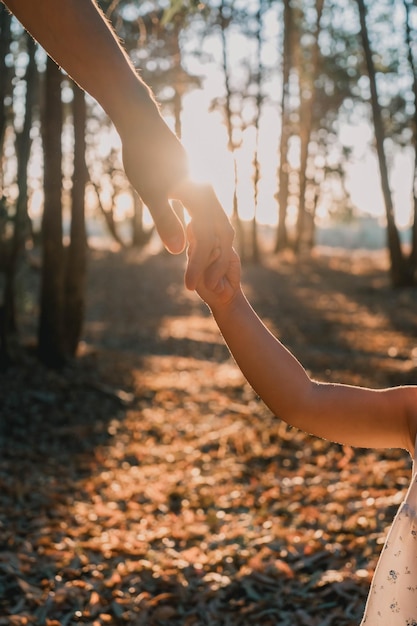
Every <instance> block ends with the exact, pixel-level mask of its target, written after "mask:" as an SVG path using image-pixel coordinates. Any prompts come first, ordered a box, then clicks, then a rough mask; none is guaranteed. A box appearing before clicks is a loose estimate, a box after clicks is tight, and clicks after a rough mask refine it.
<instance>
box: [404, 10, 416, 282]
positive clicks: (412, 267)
mask: <svg viewBox="0 0 417 626" xmlns="http://www.w3.org/2000/svg"><path fill="white" fill-rule="evenodd" d="M403 3H404V9H405V14H406V20H405V38H406V45H407V57H408V64H409V66H410V70H411V74H412V77H413V97H414V115H413V118H412V127H413V142H412V143H413V146H414V171H413V223H412V226H411V251H410V256H409V266H410V267H409V270H410V275H411V276H412V279H413V282H414V283H415V282H416V277H417V71H416V65H415V61H414V56H413V50H412V43H411V24H410V5H409V3H408V2H407V0H403Z"/></svg>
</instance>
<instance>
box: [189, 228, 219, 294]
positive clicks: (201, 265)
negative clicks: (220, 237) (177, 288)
mask: <svg viewBox="0 0 417 626" xmlns="http://www.w3.org/2000/svg"><path fill="white" fill-rule="evenodd" d="M211 252H212V245H211V242H210V241H204V240H201V239H200V240H199V241H198V242H197V241H195V242H194V243H193V244H192V245H191V246H190V250H189V255H188V265H187V269H186V272H185V286H186V287H187V289H190V290H191V291H193V290H194V289H195V288H196V287H197V285H198V283H199V281H200V279H201V277H202V275H203V273H204V270H205V269H206V267H207V265H208V264H209V262H210V261H209V260H210V255H211Z"/></svg>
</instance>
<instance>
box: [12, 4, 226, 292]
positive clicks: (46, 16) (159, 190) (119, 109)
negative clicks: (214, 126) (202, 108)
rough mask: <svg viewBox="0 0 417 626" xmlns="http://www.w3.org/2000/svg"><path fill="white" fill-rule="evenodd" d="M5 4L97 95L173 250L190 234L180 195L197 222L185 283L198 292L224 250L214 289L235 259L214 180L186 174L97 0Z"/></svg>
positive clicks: (177, 146)
mask: <svg viewBox="0 0 417 626" xmlns="http://www.w3.org/2000/svg"><path fill="white" fill-rule="evenodd" d="M5 4H6V5H7V7H8V8H9V10H10V11H11V12H12V13H13V14H14V15H15V16H16V17H17V19H18V20H19V21H20V22H21V23H22V25H23V26H24V27H25V28H26V29H27V30H28V32H29V33H30V34H31V35H32V36H33V37H34V38H35V39H36V40H37V41H38V42H39V43H40V44H41V45H42V46H43V48H44V49H45V50H46V51H47V53H48V54H49V55H50V56H51V57H52V58H53V59H54V60H55V61H56V63H57V64H58V65H59V66H61V67H62V68H63V69H64V70H65V71H66V72H67V73H68V74H69V76H71V77H72V78H73V79H74V80H75V82H76V83H77V84H78V85H80V87H82V88H83V89H84V90H85V91H87V92H88V93H89V94H90V95H91V96H92V97H93V98H95V99H96V100H97V101H98V102H99V103H100V105H101V106H102V107H103V109H104V110H105V111H106V112H107V114H108V115H109V117H110V118H111V120H112V121H113V123H114V125H115V127H116V128H117V131H118V132H119V134H120V137H121V141H122V147H123V161H124V166H125V170H126V173H127V175H128V177H129V179H130V181H131V183H132V185H133V187H134V188H135V189H136V190H137V192H138V193H139V195H140V196H141V198H142V200H143V201H144V203H145V204H146V205H147V207H148V208H149V210H150V212H151V214H152V217H153V219H154V221H155V225H156V228H157V230H158V233H159V235H160V237H161V239H162V241H163V243H164V245H165V246H166V248H167V249H168V250H169V251H170V252H172V253H173V254H177V253H180V252H182V250H183V249H184V247H185V233H184V230H183V228H182V225H181V223H180V221H179V220H178V218H177V216H176V214H175V212H174V211H173V210H172V208H171V205H170V202H169V200H171V199H178V200H180V201H181V202H182V203H183V205H184V206H185V208H186V209H187V211H188V212H189V213H190V215H191V217H192V218H193V220H194V221H195V225H196V233H197V244H196V246H195V250H194V252H193V256H192V258H191V259H190V263H189V264H188V268H187V272H186V276H185V283H186V286H187V287H188V288H189V289H195V287H196V285H197V283H198V281H199V280H200V278H201V275H202V273H203V271H204V270H205V268H206V266H207V264H208V259H209V258H210V255H211V253H212V250H213V247H214V246H215V245H217V244H218V243H219V242H220V244H221V250H222V253H221V254H220V255H219V256H218V258H217V260H216V262H215V263H212V264H211V266H210V270H209V272H208V273H207V275H206V280H207V281H208V283H209V284H210V285H211V287H212V288H213V289H217V290H218V289H219V288H220V287H219V281H220V279H221V277H222V276H223V275H224V273H225V271H226V268H227V267H228V264H229V261H230V255H231V250H232V242H233V237H234V233H233V228H232V226H231V224H230V222H229V220H228V218H227V216H226V214H225V213H224V211H223V208H222V206H221V205H220V202H219V201H218V199H217V197H216V195H215V193H214V191H213V189H212V187H211V186H210V185H201V184H196V183H195V182H193V181H191V180H190V179H189V177H188V163H187V156H186V153H185V150H184V148H183V146H182V144H181V143H180V142H179V141H178V139H177V137H176V136H175V134H174V133H172V132H171V130H170V129H169V127H168V126H167V124H166V123H165V121H164V119H163V118H162V116H161V115H160V112H159V109H158V106H157V104H156V102H155V100H154V97H153V95H152V93H151V90H150V89H149V87H148V86H147V85H146V84H145V83H144V82H143V81H142V80H141V79H140V77H139V76H138V75H137V72H136V70H135V69H134V68H133V67H132V65H131V63H130V60H129V59H128V57H127V55H126V52H125V51H124V50H123V48H122V47H121V45H120V44H119V42H118V40H117V38H116V36H115V34H114V32H113V30H112V29H111V27H110V26H109V24H108V22H107V21H106V19H105V17H104V16H103V15H102V13H101V12H100V10H99V9H98V8H97V5H96V4H95V2H94V1H93V0H37V1H36V2H34V1H33V0H6V2H5Z"/></svg>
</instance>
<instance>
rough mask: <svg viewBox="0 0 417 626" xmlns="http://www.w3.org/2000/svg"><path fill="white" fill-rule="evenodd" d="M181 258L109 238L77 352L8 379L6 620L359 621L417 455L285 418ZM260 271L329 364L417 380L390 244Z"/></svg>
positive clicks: (334, 376) (3, 515) (275, 307)
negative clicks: (112, 246)
mask: <svg viewBox="0 0 417 626" xmlns="http://www.w3.org/2000/svg"><path fill="white" fill-rule="evenodd" d="M183 264H184V260H183V259H182V258H172V257H167V256H165V255H163V254H162V255H159V256H152V257H148V258H145V257H141V256H140V255H138V254H137V253H133V252H127V253H123V254H110V253H104V252H101V253H94V254H93V258H92V259H91V265H90V291H89V294H90V295H89V303H88V311H87V320H86V326H85V343H84V345H83V346H82V350H81V355H80V358H79V360H78V362H77V363H76V364H75V365H73V366H71V367H68V368H66V369H65V370H64V371H62V372H58V373H56V372H55V373H54V372H48V371H45V370H43V369H42V368H41V367H40V366H39V365H38V364H37V362H36V361H35V360H33V359H31V358H30V357H27V361H26V364H25V366H24V367H23V366H21V367H20V368H16V369H14V370H11V371H9V372H8V373H6V374H5V375H4V376H3V377H2V379H1V382H0V394H1V396H2V403H3V410H2V414H3V415H2V418H3V429H2V450H1V457H0V625H2V624H42V625H43V624H45V625H46V626H58V625H62V626H65V625H66V624H67V625H68V624H71V625H72V624H92V625H94V626H101V625H103V626H104V625H105V624H126V625H132V626H136V625H137V626H139V625H142V624H143V625H146V626H153V625H163V624H166V625H169V626H170V625H172V626H174V625H177V624H181V625H184V626H198V625H206V624H207V625H212V624H215V625H223V624H224V625H232V626H236V625H244V626H245V625H259V626H264V625H265V626H269V625H277V624H279V625H280V626H285V625H286V624H288V625H290V624H291V626H298V625H300V626H301V625H302V626H315V625H320V626H325V625H326V624H328V625H331V624H334V625H336V624H337V625H338V626H345V625H346V626H354V625H357V624H358V623H359V621H360V618H361V614H362V611H363V605H364V601H365V597H366V593H367V589H368V586H369V581H370V578H371V575H372V570H373V567H374V566H375V563H376V559H377V556H378V554H379V551H380V550H381V545H382V542H383V539H384V536H385V533H386V530H387V527H388V525H389V523H390V522H391V520H392V517H393V514H394V512H395V510H396V507H397V506H398V503H399V502H400V500H401V497H402V496H403V493H404V490H405V488H406V485H407V481H408V479H409V470H410V462H409V459H408V458H407V456H406V454H405V453H403V452H401V451H397V450H392V451H387V452H385V453H384V454H380V453H378V452H375V451H365V450H351V449H350V448H343V447H341V446H337V445H334V444H329V443H327V442H324V441H321V440H318V439H314V438H311V437H309V436H307V435H305V434H303V433H300V432H297V431H295V430H292V429H289V428H288V427H286V426H285V425H284V424H283V423H281V422H280V421H279V420H277V419H276V418H274V417H273V416H271V415H270V413H269V411H268V410H267V409H266V408H265V407H264V406H263V405H262V403H260V402H259V401H258V399H257V398H256V397H255V395H254V394H253V392H252V391H251V389H250V388H249V386H248V385H247V384H246V383H245V381H244V380H243V378H242V376H241V374H240V373H239V371H238V370H237V368H236V366H235V365H234V363H233V362H232V360H231V359H230V357H229V355H228V352H227V350H226V349H225V347H224V345H223V343H222V341H221V339H220V337H219V334H218V332H217V329H216V328H215V326H214V324H213V322H212V320H211V318H210V317H209V315H208V312H207V309H206V308H205V307H204V305H202V304H201V303H200V302H199V301H198V299H197V298H196V297H195V296H194V294H188V293H186V292H185V290H184V289H183V286H182V270H183ZM244 280H245V285H246V289H247V292H248V294H249V296H250V298H251V300H252V302H253V303H254V305H255V308H256V310H257V311H258V312H259V313H260V315H261V316H262V317H263V318H264V319H265V320H266V321H267V323H268V324H269V325H270V327H271V328H272V329H273V330H274V331H275V332H276V333H277V334H278V335H279V336H280V337H281V338H282V339H283V340H284V341H285V343H286V344H287V345H288V346H289V347H290V348H291V349H292V350H294V352H295V353H296V354H297V356H298V357H299V358H300V359H301V361H302V362H303V363H304V365H305V366H306V367H307V368H308V369H309V371H311V372H312V374H313V375H314V376H317V377H320V378H325V379H326V380H343V381H344V382H349V383H358V384H364V385H367V384H372V385H377V386H385V385H389V384H407V383H411V382H415V366H416V360H417V351H416V344H415V335H416V331H417V314H416V306H415V305H416V299H417V291H416V290H406V291H398V292H393V291H392V290H391V289H390V287H389V282H388V279H387V274H386V269H385V267H384V258H383V257H382V256H381V255H376V254H373V255H371V256H369V257H363V256H361V255H360V254H356V255H355V254H351V255H349V256H347V255H342V254H337V255H336V254H333V255H332V256H329V255H326V254H321V255H318V256H316V257H314V258H313V259H310V260H309V261H307V260H306V261H304V262H300V263H297V264H296V263H295V262H294V261H293V260H292V259H291V258H287V259H280V261H279V263H278V262H277V261H274V262H270V263H268V264H267V265H265V266H264V267H246V268H245V270H244Z"/></svg>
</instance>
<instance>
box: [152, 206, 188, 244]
mask: <svg viewBox="0 0 417 626" xmlns="http://www.w3.org/2000/svg"><path fill="white" fill-rule="evenodd" d="M147 207H148V209H149V211H150V213H151V215H152V219H153V221H154V223H155V227H156V230H157V231H158V234H159V236H160V238H161V240H162V243H163V244H164V246H165V248H166V249H167V250H168V251H169V252H171V254H180V253H181V252H182V251H183V250H184V248H185V244H186V241H185V233H184V228H183V226H182V224H181V222H180V220H179V218H178V216H177V215H176V213H175V212H174V210H173V209H172V207H171V205H170V203H169V202H168V201H167V200H166V199H163V200H159V201H154V202H148V203H147Z"/></svg>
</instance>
